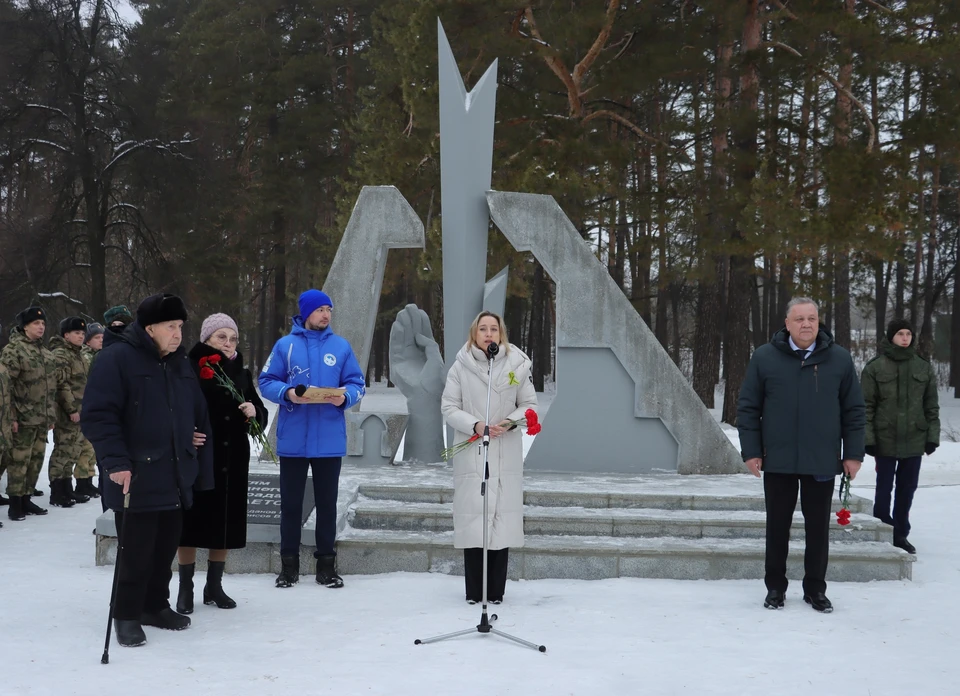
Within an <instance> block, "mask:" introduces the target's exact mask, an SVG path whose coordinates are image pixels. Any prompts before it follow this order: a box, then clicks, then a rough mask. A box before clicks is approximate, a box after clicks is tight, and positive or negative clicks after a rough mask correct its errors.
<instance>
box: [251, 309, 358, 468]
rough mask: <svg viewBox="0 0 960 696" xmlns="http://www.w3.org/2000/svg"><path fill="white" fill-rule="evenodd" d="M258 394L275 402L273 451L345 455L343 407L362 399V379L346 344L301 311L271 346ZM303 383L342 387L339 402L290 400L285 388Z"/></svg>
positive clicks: (291, 454) (286, 454) (292, 454)
mask: <svg viewBox="0 0 960 696" xmlns="http://www.w3.org/2000/svg"><path fill="white" fill-rule="evenodd" d="M258 381H259V384H260V393H261V394H263V398H265V399H268V400H269V401H273V402H274V403H276V404H279V405H280V409H279V411H278V414H277V416H278V420H277V454H278V455H279V456H281V457H306V458H308V459H312V458H315V457H344V456H346V454H347V425H346V418H345V417H344V411H345V410H346V409H348V408H350V407H351V406H353V405H355V404H357V403H358V402H359V401H360V399H362V398H363V395H364V393H365V390H364V379H363V372H362V371H361V370H360V364H359V363H358V362H357V358H356V356H355V355H354V354H353V349H352V348H351V347H350V344H349V343H348V342H347V340H346V339H345V338H343V337H342V336H338V335H336V334H335V333H333V331H332V330H331V329H330V327H327V328H326V329H324V330H323V331H312V330H310V329H307V328H306V327H305V326H304V325H303V319H302V318H301V317H300V316H296V317H294V318H293V330H292V331H291V332H290V334H289V335H287V336H284V337H283V338H281V339H280V340H279V341H277V344H276V345H275V346H274V347H273V351H271V353H270V357H269V358H267V362H266V364H265V365H264V366H263V370H261V372H260V378H259V380H258ZM299 384H303V385H305V386H308V387H344V388H346V390H347V392H346V394H345V395H344V397H345V401H344V402H343V405H342V406H334V405H333V404H294V403H291V402H290V400H289V399H287V391H288V390H289V389H292V388H295V387H296V386H297V385H299Z"/></svg>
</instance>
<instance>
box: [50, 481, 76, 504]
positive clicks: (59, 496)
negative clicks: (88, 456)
mask: <svg viewBox="0 0 960 696" xmlns="http://www.w3.org/2000/svg"><path fill="white" fill-rule="evenodd" d="M64 483H65V481H64V480H63V479H55V480H53V481H51V482H50V504H51V505H52V506H53V507H62V508H72V507H73V506H74V504H75V503H74V500H73V498H71V497H70V496H69V495H68V494H67V492H66V491H65V490H64V486H63V484H64Z"/></svg>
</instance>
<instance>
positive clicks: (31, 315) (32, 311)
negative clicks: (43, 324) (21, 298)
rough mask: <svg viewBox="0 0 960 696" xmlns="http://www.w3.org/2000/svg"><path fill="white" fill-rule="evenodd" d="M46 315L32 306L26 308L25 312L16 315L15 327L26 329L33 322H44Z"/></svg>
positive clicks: (40, 309) (38, 308) (39, 308)
mask: <svg viewBox="0 0 960 696" xmlns="http://www.w3.org/2000/svg"><path fill="white" fill-rule="evenodd" d="M46 320H47V315H46V314H45V313H44V311H43V309H42V308H41V307H37V306H33V307H27V308H26V309H25V310H23V311H22V312H20V314H18V315H17V326H19V327H20V328H21V329H22V328H24V327H26V326H27V325H28V324H32V323H33V322H35V321H46Z"/></svg>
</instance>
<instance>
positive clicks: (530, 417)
mask: <svg viewBox="0 0 960 696" xmlns="http://www.w3.org/2000/svg"><path fill="white" fill-rule="evenodd" d="M523 417H524V418H526V419H527V425H528V426H534V425H536V424H537V423H539V422H540V417H539V416H538V415H537V412H536V411H534V410H533V409H532V408H528V409H527V410H526V411H524V412H523Z"/></svg>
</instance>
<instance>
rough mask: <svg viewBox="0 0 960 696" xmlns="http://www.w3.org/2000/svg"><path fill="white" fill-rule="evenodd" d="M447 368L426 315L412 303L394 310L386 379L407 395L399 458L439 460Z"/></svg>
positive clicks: (422, 460) (424, 460) (441, 448)
mask: <svg viewBox="0 0 960 696" xmlns="http://www.w3.org/2000/svg"><path fill="white" fill-rule="evenodd" d="M446 379H447V368H446V366H445V365H444V364H443V356H441V355H440V347H439V346H438V345H437V342H436V341H435V340H433V329H431V328H430V317H428V316H427V313H426V312H424V311H423V310H422V309H420V308H419V307H417V306H416V305H414V304H408V305H407V306H406V307H404V308H403V309H402V310H400V312H398V313H397V320H396V321H395V322H394V323H393V328H391V329H390V380H391V381H392V382H393V383H394V384H396V385H397V388H398V389H399V390H400V393H401V394H403V395H404V396H405V397H407V413H408V417H407V433H406V439H405V440H404V446H403V458H404V459H405V460H407V461H414V460H416V461H421V462H439V461H441V457H440V453H441V452H442V451H443V418H442V416H441V415H440V397H441V396H442V394H443V387H444V384H445V383H446Z"/></svg>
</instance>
